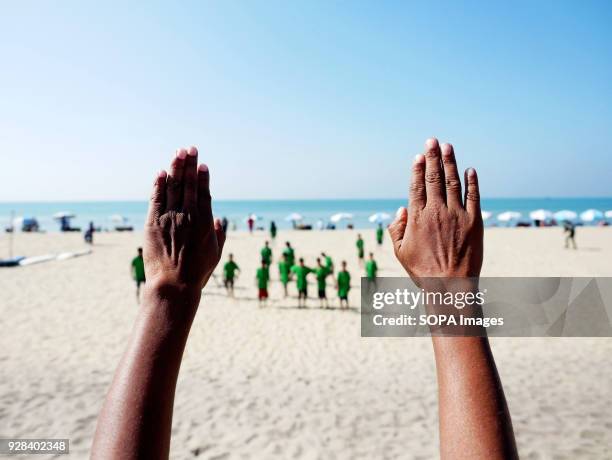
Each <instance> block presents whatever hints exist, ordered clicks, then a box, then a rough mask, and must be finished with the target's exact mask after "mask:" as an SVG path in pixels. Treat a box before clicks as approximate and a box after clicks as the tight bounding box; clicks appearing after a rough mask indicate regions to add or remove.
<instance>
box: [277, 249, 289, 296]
mask: <svg viewBox="0 0 612 460" xmlns="http://www.w3.org/2000/svg"><path fill="white" fill-rule="evenodd" d="M290 274H291V264H289V261H288V259H287V254H283V257H282V259H281V260H280V262H279V263H278V277H279V279H280V282H281V284H282V285H283V291H284V294H285V297H287V296H288V295H289V293H288V292H287V284H289V277H290V276H289V275H290Z"/></svg>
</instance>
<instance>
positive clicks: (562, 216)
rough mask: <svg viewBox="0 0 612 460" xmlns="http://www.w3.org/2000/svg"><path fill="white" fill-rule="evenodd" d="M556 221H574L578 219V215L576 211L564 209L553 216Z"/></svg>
mask: <svg viewBox="0 0 612 460" xmlns="http://www.w3.org/2000/svg"><path fill="white" fill-rule="evenodd" d="M553 216H554V218H555V220H556V221H559V222H563V221H564V220H568V221H570V222H571V221H574V220H576V219H578V214H576V213H575V212H574V211H570V210H569V209H564V210H562V211H557V212H556V213H554V214H553Z"/></svg>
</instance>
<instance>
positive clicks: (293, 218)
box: [285, 212, 304, 222]
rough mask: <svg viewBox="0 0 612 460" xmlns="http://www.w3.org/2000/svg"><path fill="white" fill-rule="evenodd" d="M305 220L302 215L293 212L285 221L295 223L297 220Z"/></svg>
mask: <svg viewBox="0 0 612 460" xmlns="http://www.w3.org/2000/svg"><path fill="white" fill-rule="evenodd" d="M303 218H304V217H303V216H302V215H301V214H300V213H297V212H292V213H291V214H289V215H288V216H287V217H285V220H288V221H290V222H295V221H296V220H302V219H303Z"/></svg>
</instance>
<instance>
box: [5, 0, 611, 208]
mask: <svg viewBox="0 0 612 460" xmlns="http://www.w3.org/2000/svg"><path fill="white" fill-rule="evenodd" d="M425 3H426V2H419V4H416V3H415V4H409V3H408V2H368V3H366V2H328V1H325V2H323V1H322V2H314V1H309V2H299V3H298V2H280V1H279V2H276V1H265V2H254V1H249V2H237V1H232V2H193V3H189V2H181V3H180V4H176V3H174V2H165V3H164V4H162V3H158V4H155V5H153V4H147V3H144V2H143V3H140V4H137V3H133V2H130V4H129V5H127V4H125V2H117V3H114V4H113V3H111V2H98V3H97V4H95V3H93V2H91V3H88V2H68V1H65V2H55V4H53V5H52V2H42V1H41V2H5V3H3V5H2V16H1V17H0V56H1V57H2V72H0V159H1V161H0V166H1V172H2V179H1V180H0V201H15V200H89V199H103V200H104V199H108V200H111V199H126V200H127V199H144V198H146V197H147V196H148V193H149V188H150V184H151V181H152V179H153V176H154V174H155V171H156V170H158V169H159V168H161V167H165V166H166V165H167V164H168V161H169V158H170V156H171V155H172V153H173V151H174V149H175V148H176V147H178V146H183V145H190V144H195V145H197V146H199V148H200V152H201V157H202V159H203V160H204V161H206V162H207V163H208V164H209V165H210V168H211V171H212V174H213V179H212V180H213V196H215V197H217V198H236V199H244V198H288V199H290V198H353V197H354V198H364V197H366V198H367V197H401V196H405V195H406V190H407V182H408V177H409V171H410V164H411V161H412V158H413V156H414V155H415V154H416V153H419V152H420V151H421V149H422V145H423V142H424V140H425V139H426V138H427V137H428V136H431V135H436V136H438V137H439V138H440V139H441V140H442V141H450V142H453V143H454V145H455V148H456V152H457V154H458V158H459V162H460V166H461V167H462V168H463V167H468V166H475V167H476V168H477V169H478V171H479V173H480V176H481V184H482V192H483V194H484V195H485V196H488V197H500V196H505V197H515V196H517V197H521V196H610V195H612V181H611V180H610V171H612V147H611V145H612V142H611V141H610V140H609V139H608V137H609V133H610V128H611V127H612V28H611V27H610V24H611V23H612V6H610V5H612V4H610V3H609V2H543V1H542V2H513V4H512V5H509V4H502V3H501V2H467V3H465V2H440V3H435V4H429V2H427V5H426V4H425ZM493 3H495V4H494V5H493Z"/></svg>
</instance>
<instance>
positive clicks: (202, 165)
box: [198, 163, 208, 172]
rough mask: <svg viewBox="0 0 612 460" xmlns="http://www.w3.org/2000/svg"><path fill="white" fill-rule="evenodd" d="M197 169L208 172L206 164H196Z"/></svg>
mask: <svg viewBox="0 0 612 460" xmlns="http://www.w3.org/2000/svg"><path fill="white" fill-rule="evenodd" d="M198 171H202V172H208V166H206V165H205V164H204V163H202V164H201V165H200V166H198Z"/></svg>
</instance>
